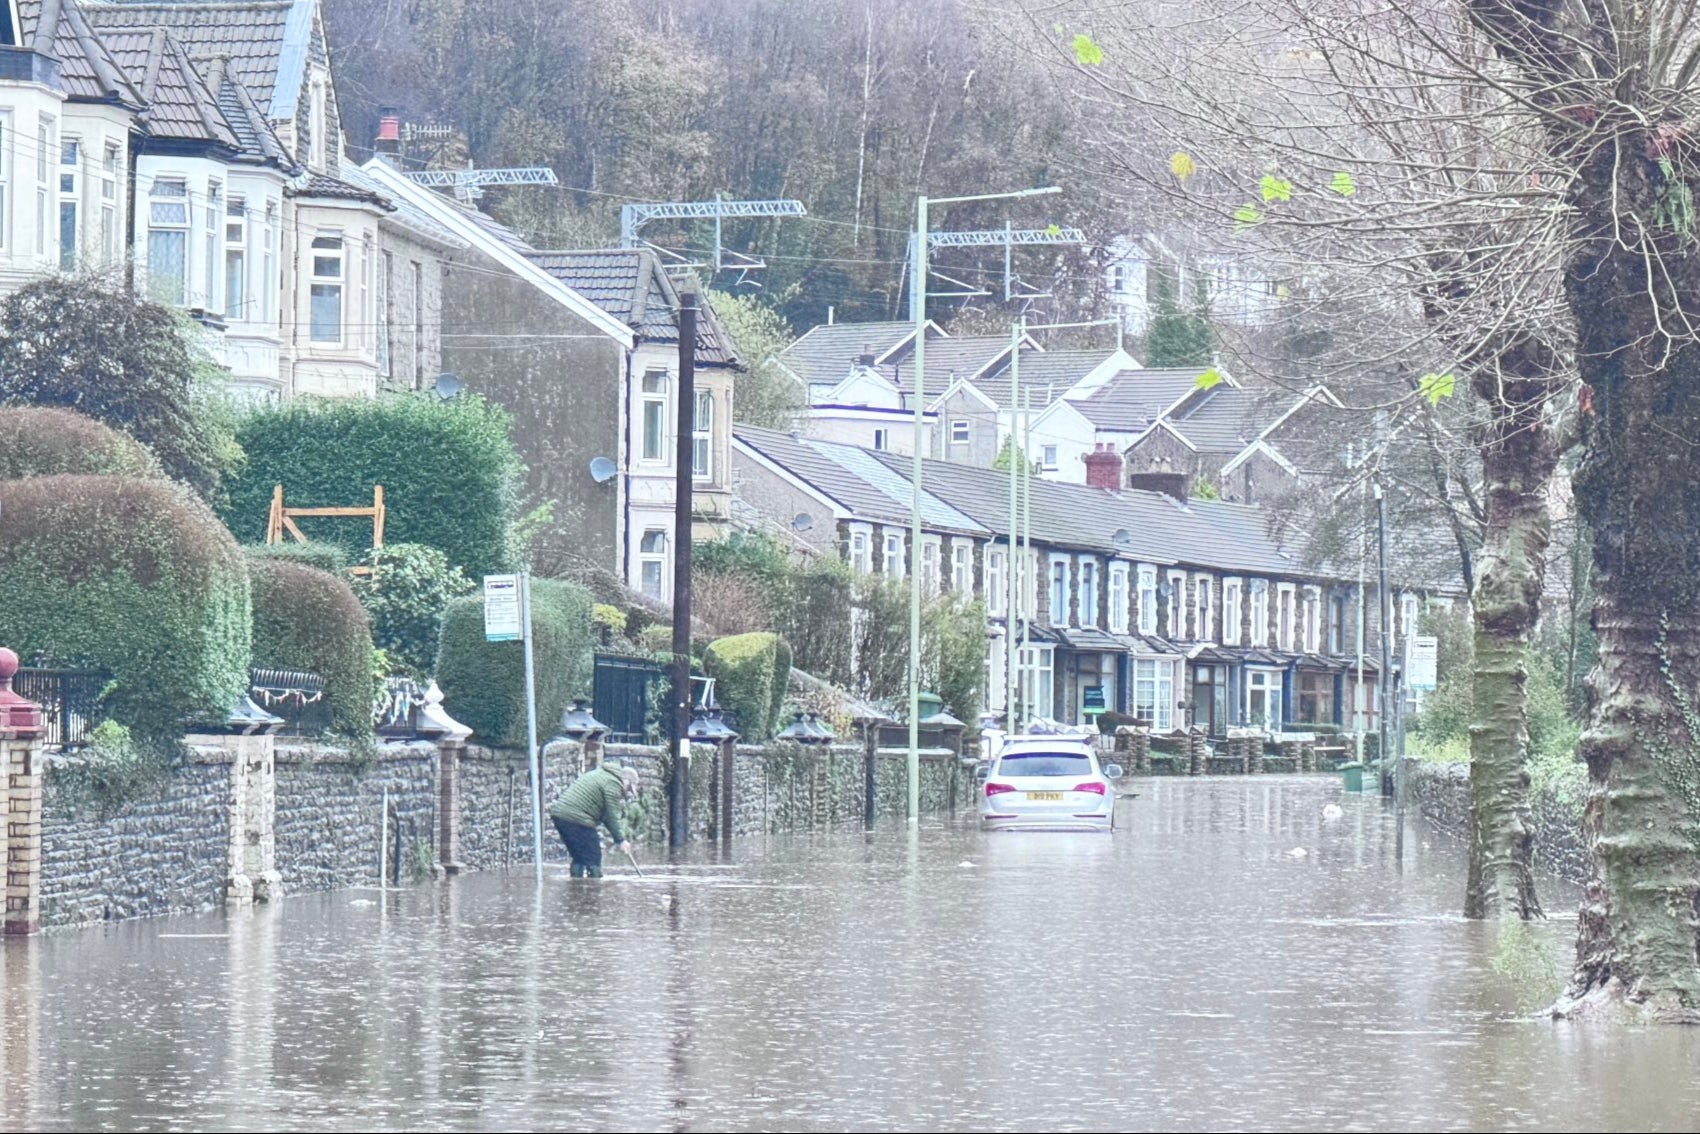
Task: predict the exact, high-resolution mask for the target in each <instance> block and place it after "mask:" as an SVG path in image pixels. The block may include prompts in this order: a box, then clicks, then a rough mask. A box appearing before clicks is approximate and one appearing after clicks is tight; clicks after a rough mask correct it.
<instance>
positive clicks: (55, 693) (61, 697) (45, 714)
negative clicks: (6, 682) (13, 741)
mask: <svg viewBox="0 0 1700 1134" xmlns="http://www.w3.org/2000/svg"><path fill="white" fill-rule="evenodd" d="M110 680H111V677H110V676H109V675H107V674H105V673H102V672H101V671H100V670H97V669H48V668H33V667H32V668H26V669H20V670H18V675H17V676H16V677H14V678H13V679H12V690H13V692H15V693H17V694H18V695H19V696H21V697H26V698H28V699H29V700H31V701H34V702H35V703H36V704H38V705H40V706H41V716H42V721H43V723H45V724H46V725H47V737H46V741H47V745H48V747H50V748H81V747H83V746H84V745H85V744H87V743H88V739H89V730H90V729H92V728H94V726H95V725H97V724H99V723H100V722H101V721H102V720H103V719H105V716H104V714H103V713H102V712H101V711H100V695H101V693H102V692H104V691H105V689H106V684H107V682H108V681H110Z"/></svg>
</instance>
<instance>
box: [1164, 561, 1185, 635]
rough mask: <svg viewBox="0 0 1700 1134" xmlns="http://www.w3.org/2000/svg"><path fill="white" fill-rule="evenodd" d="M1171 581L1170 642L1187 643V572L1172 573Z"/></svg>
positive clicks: (1169, 606)
mask: <svg viewBox="0 0 1700 1134" xmlns="http://www.w3.org/2000/svg"><path fill="white" fill-rule="evenodd" d="M1168 579H1169V601H1168V608H1169V640H1170V641H1171V642H1184V641H1186V572H1185V571H1170V572H1169V575H1168Z"/></svg>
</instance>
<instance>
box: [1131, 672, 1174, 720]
mask: <svg viewBox="0 0 1700 1134" xmlns="http://www.w3.org/2000/svg"><path fill="white" fill-rule="evenodd" d="M1133 715H1134V716H1136V717H1139V718H1140V719H1142V720H1147V721H1150V722H1151V727H1152V728H1153V729H1156V730H1158V731H1161V732H1167V731H1168V730H1170V729H1172V728H1174V727H1175V663H1174V662H1172V661H1168V660H1166V659H1162V658H1135V659H1134V662H1133Z"/></svg>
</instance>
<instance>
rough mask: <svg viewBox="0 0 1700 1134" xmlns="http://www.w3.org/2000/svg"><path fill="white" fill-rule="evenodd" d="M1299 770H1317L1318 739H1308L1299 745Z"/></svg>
mask: <svg viewBox="0 0 1700 1134" xmlns="http://www.w3.org/2000/svg"><path fill="white" fill-rule="evenodd" d="M1299 771H1301V772H1314V771H1316V741H1314V740H1307V741H1305V742H1304V743H1303V744H1300V745H1299Z"/></svg>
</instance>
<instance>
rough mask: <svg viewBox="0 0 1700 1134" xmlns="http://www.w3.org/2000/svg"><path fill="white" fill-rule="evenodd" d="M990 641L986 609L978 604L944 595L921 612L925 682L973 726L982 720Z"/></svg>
mask: <svg viewBox="0 0 1700 1134" xmlns="http://www.w3.org/2000/svg"><path fill="white" fill-rule="evenodd" d="M986 640H987V639H986V608H985V606H984V605H983V604H981V603H980V602H978V601H975V602H960V601H958V600H957V599H956V598H954V597H952V596H950V595H940V596H938V597H936V598H933V599H931V600H929V601H928V603H927V605H926V606H925V607H924V608H923V609H922V611H921V682H922V684H923V685H924V686H925V687H926V688H928V689H931V690H932V691H933V692H934V693H937V694H938V695H939V697H940V699H941V700H943V701H944V707H945V708H946V709H948V710H949V711H950V712H951V713H952V714H953V715H954V716H955V717H956V718H957V719H958V720H960V721H963V722H965V723H967V724H968V725H969V726H970V727H973V725H974V724H975V722H976V721H978V720H979V719H980V698H981V694H982V688H981V687H982V686H983V685H984V684H985V680H986Z"/></svg>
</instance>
